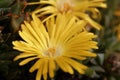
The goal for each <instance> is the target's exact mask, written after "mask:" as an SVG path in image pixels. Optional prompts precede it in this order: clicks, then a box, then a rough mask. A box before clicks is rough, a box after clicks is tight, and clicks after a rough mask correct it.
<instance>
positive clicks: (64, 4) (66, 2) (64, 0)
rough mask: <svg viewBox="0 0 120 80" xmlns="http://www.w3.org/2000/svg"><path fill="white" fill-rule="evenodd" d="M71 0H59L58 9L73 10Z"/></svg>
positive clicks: (61, 10) (62, 10)
mask: <svg viewBox="0 0 120 80" xmlns="http://www.w3.org/2000/svg"><path fill="white" fill-rule="evenodd" d="M71 7H72V4H71V0H60V1H59V2H58V11H59V12H61V13H66V12H71V11H72V9H71Z"/></svg>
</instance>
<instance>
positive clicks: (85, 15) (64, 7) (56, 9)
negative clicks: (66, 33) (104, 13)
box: [28, 0, 106, 30]
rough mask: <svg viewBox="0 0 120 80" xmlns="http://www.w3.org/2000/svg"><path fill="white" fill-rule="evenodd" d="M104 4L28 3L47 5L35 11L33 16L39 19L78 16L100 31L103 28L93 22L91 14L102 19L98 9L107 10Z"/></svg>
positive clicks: (92, 0) (80, 0) (83, 0)
mask: <svg viewBox="0 0 120 80" xmlns="http://www.w3.org/2000/svg"><path fill="white" fill-rule="evenodd" d="M103 2H105V0H40V2H32V3H28V5H32V4H41V5H42V4H43V5H45V6H44V7H39V8H38V9H36V10H35V11H33V14H34V13H35V14H36V15H37V16H38V17H40V16H46V15H50V16H48V17H47V18H46V19H45V20H47V19H49V18H50V17H52V16H55V15H58V14H71V15H74V16H76V19H78V18H79V19H83V20H85V21H87V22H88V23H89V24H90V25H92V26H93V27H95V28H96V29H98V30H99V29H101V28H102V27H101V25H99V24H98V23H97V22H95V21H93V20H92V19H91V18H90V17H89V14H90V13H92V16H93V17H94V18H97V17H98V16H99V17H100V16H101V15H100V12H99V10H98V9H97V7H101V8H106V4H105V3H103ZM97 19H98V18H97ZM45 20H44V21H45ZM44 21H43V22H44Z"/></svg>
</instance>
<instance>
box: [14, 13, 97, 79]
mask: <svg viewBox="0 0 120 80" xmlns="http://www.w3.org/2000/svg"><path fill="white" fill-rule="evenodd" d="M32 18H33V20H32V21H31V22H30V23H29V22H27V21H24V24H22V25H21V31H19V35H20V36H21V37H22V39H23V40H24V41H13V45H14V47H13V48H14V49H16V50H19V51H21V52H22V53H21V54H19V55H18V56H16V57H15V58H14V60H15V61H16V60H18V59H21V58H23V59H24V60H23V61H21V62H20V63H19V65H21V66H22V65H25V64H27V63H28V62H30V61H32V60H35V61H36V62H35V63H34V65H33V66H32V67H31V68H30V69H29V71H30V72H33V71H35V70H37V74H36V80H41V77H42V75H43V79H44V80H47V74H49V76H50V78H53V77H54V72H55V71H56V70H57V68H58V67H59V68H61V69H62V70H63V71H64V72H67V73H70V74H74V71H73V69H75V70H76V71H78V72H79V73H80V74H84V73H85V70H86V69H87V66H85V65H83V64H81V63H80V62H79V60H85V59H86V58H87V57H95V56H96V54H94V53H92V52H90V50H91V49H97V42H95V41H93V40H92V39H93V38H95V37H96V35H94V34H93V33H90V32H87V31H84V30H83V27H84V26H86V22H84V21H83V20H79V21H76V19H75V17H71V16H67V17H66V16H64V15H58V16H57V17H51V18H50V19H48V20H47V21H46V22H45V23H44V24H43V23H42V22H41V21H40V19H39V18H38V17H37V16H36V15H32ZM78 32H79V33H78Z"/></svg>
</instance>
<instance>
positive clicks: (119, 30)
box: [114, 24, 120, 40]
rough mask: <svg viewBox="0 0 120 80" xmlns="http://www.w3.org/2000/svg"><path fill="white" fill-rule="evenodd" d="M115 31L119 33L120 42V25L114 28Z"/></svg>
mask: <svg viewBox="0 0 120 80" xmlns="http://www.w3.org/2000/svg"><path fill="white" fill-rule="evenodd" d="M114 31H115V32H116V33H117V38H118V40H120V24H119V25H117V26H116V27H115V28H114Z"/></svg>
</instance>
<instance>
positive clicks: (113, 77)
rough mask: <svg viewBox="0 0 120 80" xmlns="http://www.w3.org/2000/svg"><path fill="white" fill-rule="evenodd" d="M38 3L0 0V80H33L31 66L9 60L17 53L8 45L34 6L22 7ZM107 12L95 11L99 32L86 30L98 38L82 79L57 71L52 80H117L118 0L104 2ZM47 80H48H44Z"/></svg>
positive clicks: (119, 65) (119, 52)
mask: <svg viewBox="0 0 120 80" xmlns="http://www.w3.org/2000/svg"><path fill="white" fill-rule="evenodd" d="M33 1H34V2H35V1H39V0H0V80H34V79H35V73H36V72H34V73H29V72H28V70H29V68H30V65H31V64H33V63H32V62H31V63H29V64H27V65H25V66H18V63H19V61H16V62H13V58H14V57H15V56H16V55H18V54H19V53H20V52H18V51H16V50H13V49H12V47H13V45H12V41H14V40H20V39H21V38H20V36H19V35H18V33H17V31H18V30H19V28H20V24H21V23H22V22H23V20H28V21H29V20H30V12H31V11H33V10H34V9H35V8H37V7H38V5H35V6H26V3H27V2H33ZM106 4H107V8H106V9H101V8H100V9H99V10H100V12H101V15H102V16H101V20H96V21H98V23H99V24H101V25H102V26H103V29H102V30H100V31H98V30H95V29H93V28H90V27H89V31H91V32H93V33H95V34H97V35H98V38H97V39H96V40H97V41H98V46H99V49H97V50H94V52H95V53H97V55H98V56H97V57H96V58H95V59H92V58H89V59H88V60H86V61H84V62H83V63H84V64H86V65H87V66H89V67H90V68H89V69H88V70H87V71H86V74H85V75H80V74H78V73H77V72H75V74H74V75H70V74H67V73H64V72H62V71H61V70H58V71H57V72H56V75H55V78H54V79H53V80H120V0H107V1H106ZM48 80H50V79H48Z"/></svg>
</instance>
